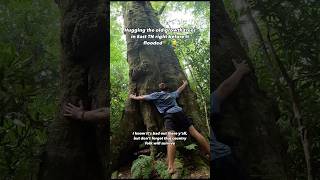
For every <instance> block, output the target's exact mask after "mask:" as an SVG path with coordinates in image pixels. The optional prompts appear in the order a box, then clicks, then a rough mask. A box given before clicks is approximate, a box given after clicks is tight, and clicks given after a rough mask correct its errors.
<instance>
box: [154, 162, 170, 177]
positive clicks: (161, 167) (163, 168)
mask: <svg viewBox="0 0 320 180" xmlns="http://www.w3.org/2000/svg"><path fill="white" fill-rule="evenodd" d="M155 169H156V171H157V173H158V175H159V176H160V178H161V179H171V176H170V174H169V173H168V171H167V169H168V167H167V165H166V163H165V162H163V161H157V163H156V166H155Z"/></svg>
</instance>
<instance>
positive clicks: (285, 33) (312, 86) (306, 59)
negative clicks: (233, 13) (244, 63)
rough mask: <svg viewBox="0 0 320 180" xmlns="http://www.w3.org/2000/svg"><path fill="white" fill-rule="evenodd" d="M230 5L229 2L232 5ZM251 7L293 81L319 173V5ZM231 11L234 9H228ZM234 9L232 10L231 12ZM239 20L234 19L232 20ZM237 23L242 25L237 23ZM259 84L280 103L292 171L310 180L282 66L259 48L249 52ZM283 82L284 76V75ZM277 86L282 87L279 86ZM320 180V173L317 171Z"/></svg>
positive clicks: (258, 0)
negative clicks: (281, 73) (267, 62)
mask: <svg viewBox="0 0 320 180" xmlns="http://www.w3.org/2000/svg"><path fill="white" fill-rule="evenodd" d="M228 1H229V0H228ZM249 2H250V3H249V4H250V7H251V8H252V9H253V10H256V11H258V12H259V16H258V17H256V21H257V23H258V25H259V28H260V30H261V32H262V35H263V38H264V40H268V39H269V38H268V34H269V37H270V43H271V44H272V45H273V46H274V48H275V51H276V53H277V56H278V57H279V59H280V61H281V63H282V64H283V65H284V68H285V70H286V71H287V72H288V75H289V77H290V78H291V79H292V80H293V81H294V88H295V90H296V91H297V95H298V96H299V101H300V110H301V112H302V119H303V122H304V124H305V126H306V128H307V129H308V133H309V140H310V145H311V158H312V165H313V168H314V169H319V168H320V161H319V159H320V143H319V140H320V139H319V137H320V134H319V133H320V123H319V121H318V117H319V116H320V113H319V109H320V105H319V101H320V91H319V89H320V83H319V82H320V81H319V79H320V73H319V72H320V63H319V61H320V54H319V52H320V51H319V50H320V49H319V48H320V41H319V40H320V36H319V34H320V24H319V19H320V4H319V1H313V0H306V1H301V0H292V1H286V0H251V1H249ZM227 6H230V4H229V5H228V4H227ZM227 9H232V8H230V7H229V8H227ZM233 20H235V21H237V20H236V19H233ZM235 24H239V23H235ZM250 57H251V58H252V60H253V63H254V65H255V70H256V74H257V75H258V80H259V85H260V87H262V88H263V89H264V90H266V91H267V92H269V94H270V96H272V97H274V99H275V100H277V102H278V106H279V110H280V119H279V120H278V125H279V127H280V128H281V130H282V133H283V135H284V137H285V138H286V141H287V142H288V149H287V152H288V155H289V159H290V162H289V167H290V168H289V169H290V172H289V173H290V174H291V175H292V176H294V177H295V179H306V173H305V172H306V166H305V159H304V153H303V148H302V145H301V141H300V139H299V138H300V137H299V130H298V128H297V123H296V122H295V120H294V114H293V110H292V99H291V97H290V95H289V93H288V88H287V87H288V85H287V83H286V82H285V81H284V79H283V78H277V79H275V78H274V77H275V76H274V75H276V76H277V75H279V74H280V71H279V67H278V66H277V64H276V63H272V64H271V69H270V67H269V65H268V64H266V63H265V61H264V59H265V58H266V57H265V56H264V55H263V53H262V48H261V46H260V45H256V46H252V48H250ZM280 77H281V76H280ZM276 81H278V83H277V82H276ZM315 173H316V176H317V177H318V176H320V174H319V171H315Z"/></svg>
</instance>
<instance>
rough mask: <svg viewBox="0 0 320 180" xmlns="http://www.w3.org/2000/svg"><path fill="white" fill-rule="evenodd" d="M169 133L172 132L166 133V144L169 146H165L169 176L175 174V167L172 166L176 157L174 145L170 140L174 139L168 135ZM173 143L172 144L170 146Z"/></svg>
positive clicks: (171, 135)
mask: <svg viewBox="0 0 320 180" xmlns="http://www.w3.org/2000/svg"><path fill="white" fill-rule="evenodd" d="M170 132H171V133H172V132H174V131H169V132H168V136H167V137H168V142H169V143H170V144H168V145H167V155H168V172H169V174H173V173H174V172H175V166H174V159H175V156H176V145H175V143H174V140H173V139H172V138H174V137H175V135H173V134H170ZM171 143H173V144H171Z"/></svg>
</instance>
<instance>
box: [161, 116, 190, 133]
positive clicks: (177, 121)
mask: <svg viewBox="0 0 320 180" xmlns="http://www.w3.org/2000/svg"><path fill="white" fill-rule="evenodd" d="M163 118H164V127H165V128H166V130H167V131H171V130H174V131H176V132H182V131H187V130H188V128H189V127H190V126H191V125H192V119H191V118H189V117H187V116H186V115H185V113H184V112H182V111H180V112H176V113H167V114H165V115H164V117H163Z"/></svg>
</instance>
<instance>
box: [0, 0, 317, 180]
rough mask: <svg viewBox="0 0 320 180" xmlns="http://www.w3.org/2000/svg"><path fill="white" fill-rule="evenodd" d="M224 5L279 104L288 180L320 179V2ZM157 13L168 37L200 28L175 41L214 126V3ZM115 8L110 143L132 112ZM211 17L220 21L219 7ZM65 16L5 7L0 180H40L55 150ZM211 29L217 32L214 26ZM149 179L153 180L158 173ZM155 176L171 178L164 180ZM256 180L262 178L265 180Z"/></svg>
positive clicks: (10, 2)
mask: <svg viewBox="0 0 320 180" xmlns="http://www.w3.org/2000/svg"><path fill="white" fill-rule="evenodd" d="M223 2H224V8H225V9H223V8H221V6H219V8H220V9H219V11H226V12H227V13H228V15H229V17H230V20H231V22H232V24H233V29H234V30H235V32H236V36H237V37H239V38H240V41H241V45H242V47H244V48H245V50H246V52H247V54H248V56H249V57H250V59H251V61H250V62H251V65H252V67H253V69H254V73H255V75H256V76H257V80H258V85H259V87H260V89H261V90H263V92H264V93H265V94H266V95H267V97H270V99H274V102H276V103H275V108H274V109H276V110H277V121H276V125H277V127H278V128H279V129H280V133H281V137H283V139H284V142H285V143H284V144H285V154H286V156H287V160H286V165H287V174H288V175H287V176H288V177H290V178H291V179H297V180H304V179H309V180H310V179H317V178H319V177H320V174H319V172H320V134H319V133H320V122H319V117H320V112H319V109H320V105H319V102H320V87H319V86H320V81H319V79H320V65H319V63H320V62H319V61H320V55H319V52H320V51H319V50H320V43H319V40H320V21H319V19H320V2H319V1H316V0H292V1H287V0H248V1H247V0H224V1H223ZM151 4H152V7H153V8H154V9H155V10H156V11H157V12H161V14H160V15H159V21H160V23H161V24H162V25H163V26H165V27H170V26H172V24H175V25H179V26H186V27H194V26H196V27H198V31H196V32H195V33H194V34H193V35H192V38H190V39H189V40H187V41H181V40H179V39H177V42H176V45H175V48H174V52H175V53H176V55H177V58H178V59H179V62H180V66H181V68H182V70H183V72H184V73H185V74H186V77H187V78H188V80H189V83H190V90H191V91H193V92H194V93H195V97H197V98H196V100H197V104H198V105H199V107H200V110H199V112H200V113H199V115H200V117H201V118H203V119H207V118H208V111H209V109H210V108H209V100H208V97H209V93H210V85H209V83H210V82H209V76H210V71H209V64H210V58H208V57H209V56H210V51H209V49H210V37H209V33H210V26H209V23H210V22H209V18H208V16H209V14H210V9H209V5H208V2H184V3H181V4H180V3H179V4H178V2H168V3H165V2H152V3H151ZM63 7H64V6H62V8H63ZM105 8H108V7H105ZM111 8H112V9H111V14H110V21H109V22H110V32H112V33H111V34H110V52H111V57H112V58H110V84H111V87H110V90H111V91H110V97H112V98H111V119H110V128H111V129H110V130H111V135H112V134H114V133H115V130H116V129H117V128H119V127H120V126H121V124H120V119H121V118H122V114H123V112H124V109H125V107H126V104H125V102H126V100H127V98H128V87H129V82H130V79H129V66H128V64H127V53H126V40H125V37H124V36H123V25H122V24H121V16H122V13H123V12H122V9H121V4H120V3H117V2H113V3H111ZM211 11H212V14H213V16H214V14H215V9H214V8H213V7H211ZM62 12H64V11H59V7H58V6H57V5H56V3H55V2H54V1H52V0H42V1H40V0H25V1H21V0H2V1H1V3H0V24H1V28H0V109H1V111H0V179H5V180H11V179H17V180H18V179H19V180H20V179H21V180H22V179H37V177H38V172H39V169H40V163H41V160H42V159H43V156H42V155H43V152H44V150H45V145H46V144H47V141H48V129H49V125H50V124H51V123H52V122H53V121H54V120H55V119H56V117H57V116H58V115H57V114H58V109H59V102H60V94H61V88H60V82H61V80H60V78H61V76H60V75H61V66H60V65H61V41H60V33H61V25H60V20H61V18H62V16H61V13H62ZM178 12H180V14H179V13H178ZM172 16H176V17H184V16H186V18H185V19H184V20H183V21H177V22H174V21H175V19H176V18H172ZM210 24H211V26H212V22H211V23H210ZM199 27H201V28H199ZM222 33H223V31H222ZM213 43H214V42H213ZM169 45H170V44H169ZM171 46H173V44H171ZM212 56H213V57H214V54H213V55H212ZM107 58H108V57H106V59H107ZM211 60H212V61H219V59H211ZM106 61H107V60H106ZM229 69H232V68H229ZM212 73H213V72H211V74H212ZM211 81H214V79H213V78H212V79H211ZM177 83H180V82H177ZM211 83H212V82H211ZM240 94H241V93H240ZM184 98H186V97H184ZM249 111H250V110H249ZM190 145H191V146H184V147H183V148H182V149H185V151H187V152H188V151H191V152H193V151H198V149H197V147H196V146H194V144H190ZM270 146H273V144H270ZM111 148H112V144H111ZM140 159H142V161H141V162H139V163H146V164H148V163H150V162H152V159H150V157H149V156H142V158H140ZM136 162H137V161H136ZM139 163H138V164H139ZM157 167H158V168H159V169H165V164H163V163H162V164H161V163H160V164H159V165H158V166H157ZM180 167H182V168H181V170H182V171H181V172H182V174H181V176H182V177H203V176H204V177H207V174H205V173H201V174H196V173H195V172H198V171H195V170H194V169H187V168H186V167H184V166H183V165H181V166H180ZM183 167H184V168H183ZM189 167H191V166H189ZM204 167H205V165H204ZM122 168H123V169H121V170H120V171H118V172H116V173H114V174H113V176H114V177H118V178H121V177H132V176H133V174H132V172H131V168H132V166H131V164H127V166H126V167H122ZM260 168H263V167H260ZM133 169H134V168H133ZM146 174H147V175H148V176H149V175H150V174H151V175H154V174H152V173H151V172H150V170H148V171H147V173H146ZM138 176H141V174H138ZM155 176H163V177H166V174H165V173H164V174H161V175H159V174H158V175H155ZM253 177H255V178H259V177H258V175H257V176H253ZM260 178H261V177H260ZM262 179H263V178H262ZM269 179H272V178H269Z"/></svg>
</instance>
